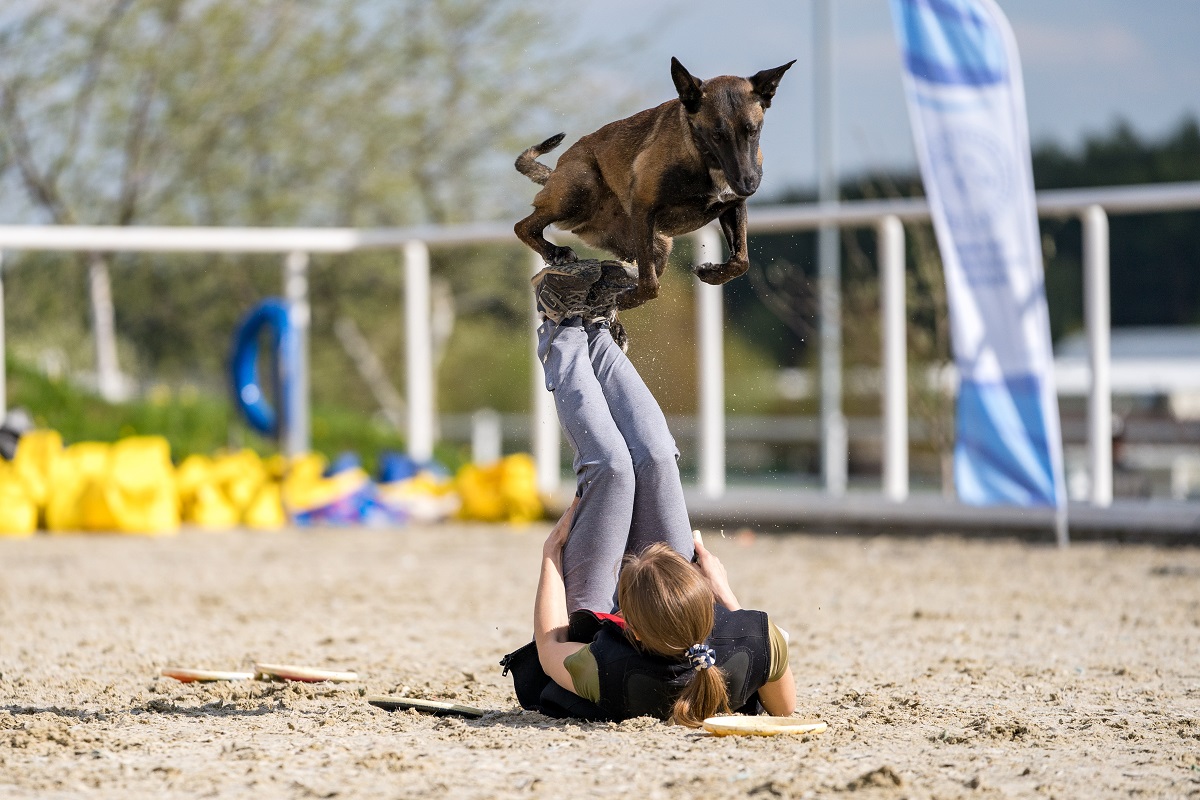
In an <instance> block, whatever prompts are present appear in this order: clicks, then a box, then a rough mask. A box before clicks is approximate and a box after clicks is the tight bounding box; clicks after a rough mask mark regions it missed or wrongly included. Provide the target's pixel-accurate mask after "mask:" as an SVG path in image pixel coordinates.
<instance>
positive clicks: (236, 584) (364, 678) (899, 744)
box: [0, 526, 1200, 800]
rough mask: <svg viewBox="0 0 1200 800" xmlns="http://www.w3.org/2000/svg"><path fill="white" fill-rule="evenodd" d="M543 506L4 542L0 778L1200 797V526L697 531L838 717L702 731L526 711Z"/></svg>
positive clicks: (55, 793)
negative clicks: (395, 703) (475, 521)
mask: <svg viewBox="0 0 1200 800" xmlns="http://www.w3.org/2000/svg"><path fill="white" fill-rule="evenodd" d="M547 529H548V528H547V527H546V526H535V527H533V528H530V529H527V530H525V531H524V532H513V531H511V530H510V529H507V528H501V527H494V528H491V527H482V526H481V527H468V526H445V527H437V528H423V529H422V528H412V529H405V530H397V531H389V532H361V531H319V532H311V531H308V532H287V533H282V534H251V533H244V532H237V533H230V534H205V533H199V532H189V533H185V534H183V535H181V536H179V537H178V538H174V539H166V540H147V539H138V538H118V537H108V536H91V537H88V536H70V537H40V538H36V539H30V540H21V541H2V540H0V796H17V797H22V796H26V797H48V798H53V797H78V796H81V795H87V796H103V797H121V798H126V797H155V798H174V797H222V798H225V797H247V796H255V797H283V798H303V797H322V798H324V797H341V798H347V797H355V798H357V797H368V798H374V797H381V798H397V797H422V798H425V797H465V798H493V797H498V798H524V797H555V798H558V797H562V798H568V797H592V796H595V797H600V796H608V797H627V798H635V800H649V799H650V798H660V797H684V798H714V797H751V798H760V799H762V798H775V797H854V798H902V797H905V798H934V797H936V798H957V797H963V798H996V797H1028V798H1051V797H1055V798H1108V797H1112V798H1116V797H1121V798H1126V797H1155V798H1158V797H1171V798H1186V797H1200V549H1188V548H1182V549H1161V548H1154V547H1150V546H1142V545H1137V546H1133V545H1117V544H1104V543H1090V544H1081V545H1077V546H1073V547H1072V548H1070V549H1069V550H1068V551H1065V552H1063V551H1059V550H1056V549H1054V548H1052V547H1049V546H1041V545H1034V544H1028V543H1021V542H1015V541H1008V540H990V541H983V540H962V539H957V538H953V537H933V538H928V539H894V538H887V537H882V538H865V537H857V536H846V535H843V536H828V537H820V536H787V535H771V536H767V535H760V536H758V537H751V536H742V537H740V538H735V537H733V536H730V538H728V539H722V538H721V536H720V535H719V534H718V533H717V532H712V533H709V534H708V535H707V537H706V541H707V542H708V543H709V546H710V549H712V550H713V551H714V552H716V553H717V554H718V555H719V556H720V557H721V558H722V559H723V560H724V561H725V563H726V566H727V567H728V570H729V573H730V578H731V581H732V583H733V585H734V588H735V589H736V590H737V591H738V593H739V594H740V595H741V599H742V602H743V603H744V604H745V605H747V606H750V607H758V608H764V609H766V610H767V611H769V612H770V613H771V615H772V618H773V619H774V620H775V621H776V622H777V623H778V624H779V625H781V626H782V627H784V628H785V629H787V630H788V631H790V633H791V637H792V638H791V659H792V663H793V665H794V668H795V671H796V676H797V686H798V693H799V708H800V711H799V713H800V714H801V715H804V716H815V717H819V718H821V719H823V720H825V721H827V722H828V724H829V730H828V731H827V732H826V733H824V734H821V735H819V736H812V737H776V738H744V737H726V738H717V737H711V736H707V735H704V734H702V733H697V732H695V731H691V730H688V729H683V728H678V727H671V726H667V725H664V724H661V723H659V722H656V721H652V720H646V719H641V720H634V721H631V722H627V723H624V724H620V725H611V724H581V723H572V722H563V721H557V720H552V719H548V718H545V717H543V716H541V715H538V714H534V713H528V712H523V711H521V710H519V709H518V708H517V706H516V702H515V699H514V697H513V694H512V688H511V684H510V681H509V679H508V678H503V677H501V674H500V669H499V667H498V666H497V661H498V660H499V659H500V657H501V656H502V655H503V654H504V653H506V652H508V651H509V650H512V649H515V648H516V647H517V646H518V645H520V644H522V643H524V642H525V641H528V639H529V635H530V619H531V608H532V599H533V592H534V586H535V581H536V574H535V573H536V565H537V561H538V556H539V554H540V549H541V542H542V538H543V536H544V534H545V532H546V531H547ZM256 660H257V661H268V662H274V663H294V664H306V665H311V666H315V667H324V668H328V669H336V670H354V671H357V672H358V673H359V675H360V676H361V680H359V681H358V682H356V683H350V684H337V685H334V684H313V685H301V684H271V683H262V682H244V683H237V684H215V685H213V684H209V685H202V684H189V685H183V684H180V683H177V682H175V681H173V680H170V679H167V678H161V677H158V672H159V670H160V669H161V668H163V667H166V666H172V665H176V666H188V667H206V668H212V669H226V670H231V669H249V668H250V666H251V664H252V663H253V662H254V661H256ZM389 693H408V694H411V695H414V696H419V697H428V698H439V699H446V700H454V701H456V702H459V703H465V704H468V705H473V706H479V707H481V708H485V709H488V710H489V713H488V714H487V715H486V716H485V717H484V718H483V719H480V720H474V721H466V720H461V719H453V718H438V717H431V716H423V715H421V714H419V713H417V712H413V711H409V712H397V713H387V712H384V711H381V710H378V709H375V708H373V707H371V706H369V705H368V704H367V703H366V696H368V695H374V694H389Z"/></svg>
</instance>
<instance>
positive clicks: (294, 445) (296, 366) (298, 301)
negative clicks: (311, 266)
mask: <svg viewBox="0 0 1200 800" xmlns="http://www.w3.org/2000/svg"><path fill="white" fill-rule="evenodd" d="M283 296H284V298H285V299H286V300H287V303H288V321H289V322H290V323H291V327H292V335H293V337H294V338H293V340H292V341H293V345H294V349H293V350H292V352H291V353H290V354H289V355H290V356H291V359H290V361H291V363H287V364H284V365H282V369H284V370H286V371H287V373H286V374H287V376H288V379H287V381H286V383H287V384H288V386H289V387H290V389H291V391H290V393H289V394H288V396H287V397H283V398H280V400H279V402H280V405H283V406H285V407H286V411H285V412H284V414H283V419H284V425H285V427H284V429H283V431H281V436H282V439H283V452H284V455H286V456H289V457H293V458H294V457H296V456H299V455H303V454H304V453H307V452H309V451H310V450H311V449H312V437H311V420H312V414H311V410H310V409H309V398H310V388H309V371H308V329H309V325H310V324H311V322H312V308H311V306H310V305H309V302H308V253H301V252H291V253H288V254H287V256H286V257H285V258H284V261H283Z"/></svg>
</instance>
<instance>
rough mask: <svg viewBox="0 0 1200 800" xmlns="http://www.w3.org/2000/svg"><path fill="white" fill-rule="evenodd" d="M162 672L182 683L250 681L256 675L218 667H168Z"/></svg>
mask: <svg viewBox="0 0 1200 800" xmlns="http://www.w3.org/2000/svg"><path fill="white" fill-rule="evenodd" d="M160 674H161V675H163V676H164V677H167V678H174V679H175V680H177V681H179V682H180V683H197V682H208V681H248V680H250V679H251V678H253V677H254V673H253V672H224V671H222V670H218V669H184V668H182V667H167V668H166V669H164V670H163V671H162V672H161V673H160Z"/></svg>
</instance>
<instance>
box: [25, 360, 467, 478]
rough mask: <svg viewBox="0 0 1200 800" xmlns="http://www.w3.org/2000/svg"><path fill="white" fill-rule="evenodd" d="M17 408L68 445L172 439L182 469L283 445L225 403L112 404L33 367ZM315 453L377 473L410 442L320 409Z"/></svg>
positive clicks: (171, 396) (371, 421)
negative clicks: (189, 462) (229, 452)
mask: <svg viewBox="0 0 1200 800" xmlns="http://www.w3.org/2000/svg"><path fill="white" fill-rule="evenodd" d="M8 382H9V386H8V394H9V404H10V406H13V407H17V406H20V407H22V408H26V409H30V410H31V411H32V412H33V416H34V421H35V422H36V423H37V425H38V427H43V428H52V429H54V430H56V431H58V432H59V433H61V434H62V435H63V439H64V441H65V442H66V443H67V444H72V443H74V442H82V441H101V442H112V441H116V440H117V439H119V438H122V437H125V436H135V435H156V436H164V437H166V438H167V440H168V441H169V442H170V443H171V455H172V456H173V457H174V459H175V461H176V462H179V461H180V460H182V459H183V458H186V457H187V456H189V455H191V454H193V453H203V454H212V453H214V452H216V451H217V450H219V449H221V448H226V447H235V448H237V447H249V448H251V449H252V450H255V451H257V452H259V453H261V454H263V455H270V454H272V453H275V452H278V448H277V447H276V445H275V443H274V442H272V441H270V440H269V439H266V438H264V437H262V436H260V435H258V434H257V433H255V432H253V431H251V430H249V429H248V428H247V427H245V426H244V425H243V424H242V423H241V422H240V421H239V420H237V419H236V418H235V417H234V415H233V411H232V406H231V405H230V403H228V402H227V401H226V400H225V398H224V397H219V396H213V395H211V394H206V393H202V392H200V391H198V390H196V389H195V388H194V387H184V388H183V389H181V390H172V389H170V388H169V387H167V386H166V385H158V386H156V387H155V388H154V389H152V390H151V391H150V392H149V393H148V395H147V397H146V399H143V400H136V401H133V402H128V403H105V402H104V401H102V400H99V399H97V398H96V397H95V396H94V395H92V394H90V393H88V392H85V391H82V390H80V389H78V388H76V387H74V386H73V385H72V384H70V383H68V382H66V381H62V380H57V381H56V380H50V379H48V378H46V377H45V376H43V375H41V374H40V373H39V372H38V371H37V370H34V369H32V368H30V367H29V366H28V365H27V364H24V363H23V362H20V361H16V360H11V359H10V360H9V362H8ZM312 441H313V450H314V451H316V452H318V453H321V454H323V455H325V456H326V457H327V458H329V459H331V460H332V459H333V458H335V457H336V456H337V455H338V454H340V453H344V452H353V453H356V454H357V455H358V456H359V457H360V458H361V459H362V462H363V465H364V466H365V467H366V468H367V469H368V470H373V469H374V468H375V466H376V464H377V463H378V459H379V456H380V455H381V454H382V453H384V452H386V451H389V450H390V451H396V452H403V451H404V447H405V445H404V439H403V437H401V436H400V435H399V434H397V433H396V431H395V430H393V429H391V428H390V427H388V426H387V425H386V424H385V423H384V422H382V421H381V420H379V419H378V418H376V417H374V416H372V415H369V414H363V413H360V412H357V411H352V410H348V409H346V408H343V407H338V406H322V405H318V406H315V407H314V409H313V420H312ZM435 456H436V458H437V459H438V460H439V461H441V462H442V463H443V464H445V465H447V466H448V467H450V468H451V469H457V468H458V467H459V466H460V465H461V464H463V463H464V462H465V461H466V459H467V453H466V452H465V451H464V450H463V448H460V447H455V446H452V445H442V446H439V447H438V449H437V452H436V454H435Z"/></svg>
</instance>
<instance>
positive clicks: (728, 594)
mask: <svg viewBox="0 0 1200 800" xmlns="http://www.w3.org/2000/svg"><path fill="white" fill-rule="evenodd" d="M692 542H693V544H695V546H696V566H697V567H698V568H699V569H700V574H701V575H703V576H704V579H705V580H707V581H708V586H709V588H710V589H712V593H713V597H715V598H717V601H718V602H719V603H720V604H721V605H723V606H725V608H727V609H729V610H730V611H737V610H738V609H740V608H741V607H742V604H741V603H739V602H738V599H737V597H735V596H734V594H733V589H730V588H729V575H728V574H727V573H726V572H725V565H724V564H722V563H721V559H719V558H717V557H716V556H714V555H713V554H712V553H710V552H709V551H708V548H706V547H705V546H704V539H702V538H701V537H700V531H692Z"/></svg>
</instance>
